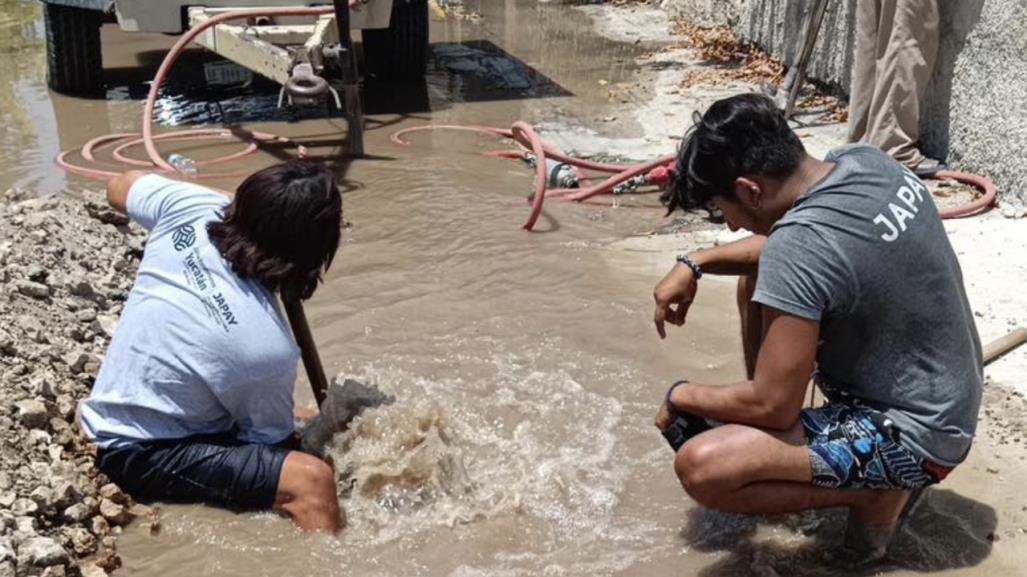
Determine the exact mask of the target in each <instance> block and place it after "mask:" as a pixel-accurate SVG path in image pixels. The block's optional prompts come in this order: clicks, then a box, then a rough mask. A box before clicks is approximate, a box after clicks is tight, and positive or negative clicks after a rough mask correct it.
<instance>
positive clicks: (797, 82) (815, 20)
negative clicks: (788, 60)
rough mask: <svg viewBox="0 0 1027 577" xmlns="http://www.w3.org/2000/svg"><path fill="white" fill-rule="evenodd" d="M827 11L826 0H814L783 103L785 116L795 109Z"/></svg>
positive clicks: (788, 115) (787, 116) (789, 115)
mask: <svg viewBox="0 0 1027 577" xmlns="http://www.w3.org/2000/svg"><path fill="white" fill-rule="evenodd" d="M826 12H827V0H815V1H814V3H813V8H812V9H811V10H810V15H809V25H808V26H807V27H806V38H805V42H804V43H803V46H802V53H801V54H800V55H799V61H798V63H797V64H796V75H795V78H794V81H793V82H792V86H791V89H790V90H789V91H788V100H787V101H786V103H785V118H791V117H792V111H793V110H795V100H796V99H797V98H798V97H799V91H800V90H802V85H803V83H805V82H806V67H807V66H809V60H810V58H811V57H812V56H813V47H814V46H816V43H817V36H819V35H820V25H821V24H823V22H824V14H825V13H826Z"/></svg>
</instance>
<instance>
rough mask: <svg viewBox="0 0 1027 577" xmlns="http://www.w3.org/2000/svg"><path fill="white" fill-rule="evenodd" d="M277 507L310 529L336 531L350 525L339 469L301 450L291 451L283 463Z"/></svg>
mask: <svg viewBox="0 0 1027 577" xmlns="http://www.w3.org/2000/svg"><path fill="white" fill-rule="evenodd" d="M274 509H275V510H276V511H279V512H281V513H284V514H286V515H288V516H289V517H290V518H291V519H292V521H293V523H295V524H296V526H297V527H299V528H300V529H303V530H306V531H326V532H331V533H336V532H338V531H339V529H341V528H343V527H345V525H346V520H345V515H344V514H343V512H342V510H341V509H340V508H339V499H338V495H337V494H336V485H335V471H333V470H332V467H331V465H329V464H328V463H326V462H324V461H322V460H321V459H318V458H317V457H314V456H313V455H308V454H306V453H302V452H300V451H290V452H289V454H288V455H287V456H286V457H285V462H284V463H282V471H281V473H280V474H279V476H278V489H277V491H276V493H275V503H274Z"/></svg>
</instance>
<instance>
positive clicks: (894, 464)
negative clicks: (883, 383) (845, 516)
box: [801, 403, 948, 489]
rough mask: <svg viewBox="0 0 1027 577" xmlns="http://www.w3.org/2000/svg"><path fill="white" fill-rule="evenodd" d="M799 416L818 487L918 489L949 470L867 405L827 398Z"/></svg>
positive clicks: (939, 477) (815, 482)
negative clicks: (903, 441)
mask: <svg viewBox="0 0 1027 577" xmlns="http://www.w3.org/2000/svg"><path fill="white" fill-rule="evenodd" d="M801 419H802V426H803V428H805V430H806V444H807V445H808V447H809V459H810V466H811V467H812V469H813V484H814V485H816V486H818V487H830V488H851V489H917V488H921V487H925V486H927V485H931V484H934V483H937V482H938V481H940V480H941V479H943V478H944V477H945V475H946V474H947V473H948V469H947V468H945V467H940V466H938V465H935V464H934V463H930V462H927V461H925V460H924V459H923V458H921V457H918V456H917V455H915V454H914V453H913V452H912V451H910V450H909V449H907V448H905V447H903V446H902V445H900V444H899V443H898V442H897V441H896V440H895V432H894V429H893V428H892V427H891V426H890V423H889V422H887V421H886V419H885V417H884V415H882V414H881V413H878V412H876V411H873V410H871V409H867V408H863V407H854V406H850V405H846V404H843V403H830V404H828V405H825V406H823V407H818V408H816V409H804V410H803V411H802V413H801Z"/></svg>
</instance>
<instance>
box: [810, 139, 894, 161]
mask: <svg viewBox="0 0 1027 577" xmlns="http://www.w3.org/2000/svg"><path fill="white" fill-rule="evenodd" d="M843 158H848V159H852V160H856V161H860V160H872V161H880V160H892V158H891V157H890V156H888V154H887V153H886V152H884V151H883V150H881V149H880V148H877V147H876V146H872V145H870V144H864V143H861V142H854V143H850V144H844V145H842V146H839V147H836V148H832V149H831V151H830V152H828V153H827V155H826V156H825V157H824V160H825V161H827V162H838V161H839V160H841V159H843Z"/></svg>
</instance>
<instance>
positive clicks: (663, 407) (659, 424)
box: [653, 402, 671, 433]
mask: <svg viewBox="0 0 1027 577" xmlns="http://www.w3.org/2000/svg"><path fill="white" fill-rule="evenodd" d="M670 422H671V414H670V409H669V408H668V407H667V403H666V402H663V403H660V410H659V411H656V420H654V421H653V424H654V425H656V428H657V429H659V430H660V432H661V433H662V432H663V431H665V430H666V429H667V427H669V426H670Z"/></svg>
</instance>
